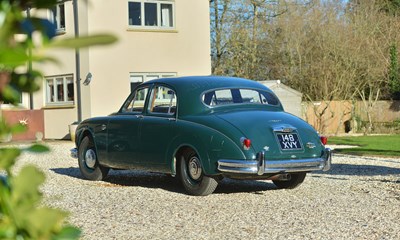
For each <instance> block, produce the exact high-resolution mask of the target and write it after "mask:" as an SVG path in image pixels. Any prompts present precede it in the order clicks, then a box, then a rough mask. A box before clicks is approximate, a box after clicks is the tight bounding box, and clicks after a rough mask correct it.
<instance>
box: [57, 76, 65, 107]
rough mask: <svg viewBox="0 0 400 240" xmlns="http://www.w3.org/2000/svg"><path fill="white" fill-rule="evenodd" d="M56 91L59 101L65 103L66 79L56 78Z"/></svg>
mask: <svg viewBox="0 0 400 240" xmlns="http://www.w3.org/2000/svg"><path fill="white" fill-rule="evenodd" d="M56 86H57V87H56V89H57V101H59V102H61V101H65V100H64V79H63V78H56Z"/></svg>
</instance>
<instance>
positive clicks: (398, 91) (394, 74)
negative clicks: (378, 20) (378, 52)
mask: <svg viewBox="0 0 400 240" xmlns="http://www.w3.org/2000/svg"><path fill="white" fill-rule="evenodd" d="M389 51H390V65H389V74H388V75H389V76H388V77H389V88H390V91H391V93H392V95H393V98H394V99H400V74H399V71H400V66H399V63H398V52H397V47H396V44H392V46H390V50H389Z"/></svg>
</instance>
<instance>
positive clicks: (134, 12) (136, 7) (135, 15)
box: [128, 2, 142, 26]
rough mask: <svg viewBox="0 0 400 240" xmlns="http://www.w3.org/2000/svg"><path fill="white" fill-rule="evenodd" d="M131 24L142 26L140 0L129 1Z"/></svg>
mask: <svg viewBox="0 0 400 240" xmlns="http://www.w3.org/2000/svg"><path fill="white" fill-rule="evenodd" d="M128 11H129V25H134V26H140V25H142V23H141V3H140V2H129V3H128Z"/></svg>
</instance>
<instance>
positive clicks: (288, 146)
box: [276, 133, 303, 150]
mask: <svg viewBox="0 0 400 240" xmlns="http://www.w3.org/2000/svg"><path fill="white" fill-rule="evenodd" d="M276 137H277V138H278V142H279V145H280V147H281V149H282V150H301V149H303V147H302V146H301V143H300V140H299V137H298V136H297V133H277V134H276Z"/></svg>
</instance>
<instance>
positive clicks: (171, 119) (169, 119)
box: [167, 118, 176, 121]
mask: <svg viewBox="0 0 400 240" xmlns="http://www.w3.org/2000/svg"><path fill="white" fill-rule="evenodd" d="M167 119H168V121H175V120H176V118H167Z"/></svg>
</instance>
